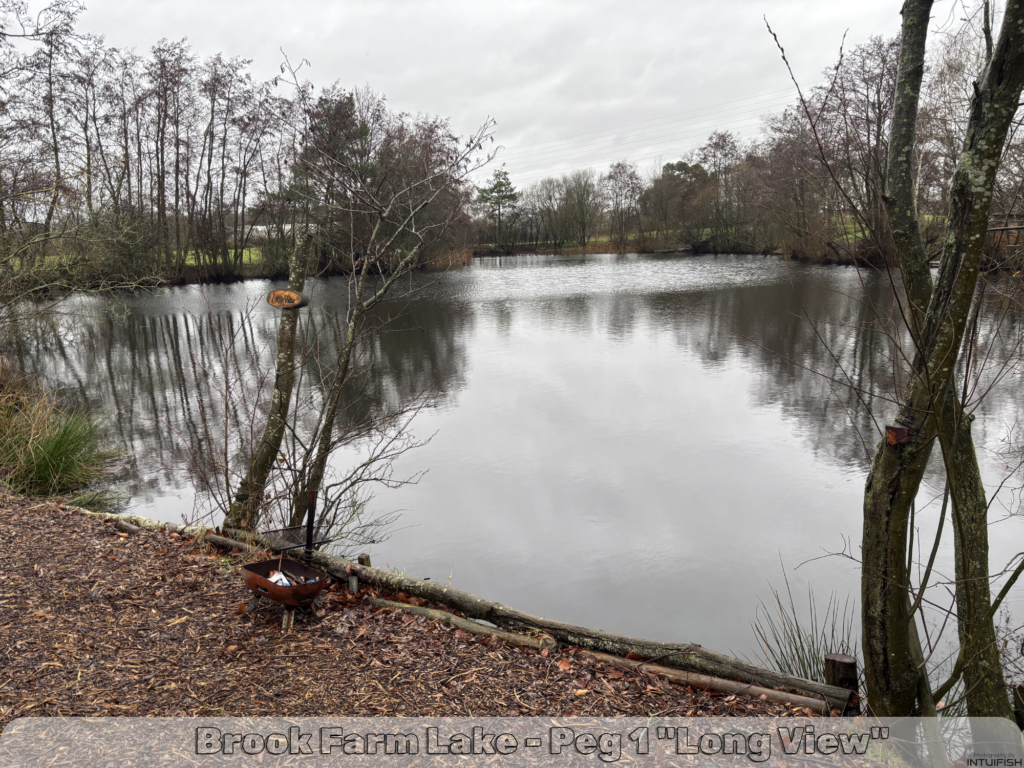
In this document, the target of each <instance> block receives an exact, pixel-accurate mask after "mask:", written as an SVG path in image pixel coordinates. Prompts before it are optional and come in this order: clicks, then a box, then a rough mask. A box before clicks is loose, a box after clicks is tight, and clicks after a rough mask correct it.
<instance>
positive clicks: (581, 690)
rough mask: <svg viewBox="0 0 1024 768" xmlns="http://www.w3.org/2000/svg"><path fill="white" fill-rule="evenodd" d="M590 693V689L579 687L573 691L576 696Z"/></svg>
mask: <svg viewBox="0 0 1024 768" xmlns="http://www.w3.org/2000/svg"><path fill="white" fill-rule="evenodd" d="M588 693H590V691H588V690H587V689H586V688H579V689H577V690H575V691H573V694H575V695H576V696H586V695H587V694H588Z"/></svg>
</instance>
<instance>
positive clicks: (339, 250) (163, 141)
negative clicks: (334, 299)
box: [0, 0, 470, 306]
mask: <svg viewBox="0 0 1024 768" xmlns="http://www.w3.org/2000/svg"><path fill="white" fill-rule="evenodd" d="M80 11H81V7H80V6H79V5H78V4H77V2H65V1H64V0H58V1H57V2H53V3H51V4H49V5H48V6H46V7H45V8H44V9H43V10H42V11H41V12H39V13H38V14H34V15H29V14H28V13H27V11H26V8H25V5H24V4H23V3H21V2H17V1H16V0H0V57H2V59H0V297H2V298H3V301H4V302H5V303H6V304H7V305H8V306H9V305H10V303H11V302H12V301H15V300H17V299H18V298H21V297H24V296H27V295H32V294H33V293H39V292H40V291H42V292H47V291H50V290H60V289H64V288H69V287H70V288H74V287H95V286H121V285H128V284H138V282H140V281H143V282H145V281H156V280H171V281H174V280H180V279H182V278H190V279H198V280H202V281H216V280H225V279H232V278H235V277H240V276H242V275H243V274H247V273H248V274H252V273H253V271H254V270H255V271H256V272H257V273H259V274H263V275H279V274H287V269H288V263H287V262H288V256H289V254H290V253H291V252H292V251H293V249H294V245H295V233H296V231H297V229H298V228H299V227H302V228H305V227H306V226H309V228H311V229H312V230H313V231H314V232H316V233H317V236H316V248H315V253H316V259H317V264H316V267H317V268H318V269H319V270H320V271H321V272H323V271H327V272H330V271H339V270H340V271H347V270H351V268H352V265H353V261H354V258H353V257H354V255H355V254H357V253H366V252H367V251H372V250H375V248H376V246H378V245H379V244H380V243H381V242H389V243H391V246H392V247H394V248H398V249H400V248H401V247H402V240H401V238H399V239H398V240H395V241H392V239H391V238H390V235H391V234H392V233H390V232H386V231H382V230H381V229H380V228H379V227H377V229H376V230H375V229H374V226H375V223H376V222H378V221H379V219H380V217H379V216H378V214H379V213H380V212H379V211H375V210H369V209H368V206H369V208H372V207H373V205H374V203H372V202H370V203H368V202H367V201H366V200H356V199H354V198H353V199H350V200H347V201H346V200H345V199H344V198H345V196H346V195H350V196H351V192H350V191H346V189H344V188H342V187H340V186H337V185H335V186H333V187H332V186H331V184H330V183H329V182H328V183H327V184H326V186H324V183H325V182H324V179H325V178H329V177H327V176H325V175H324V173H323V172H322V171H321V170H319V166H322V165H323V160H324V158H325V157H328V156H330V157H344V158H347V161H351V164H352V167H354V168H358V172H359V173H360V174H361V175H362V178H363V179H364V180H366V181H369V180H375V181H377V182H379V186H378V187H377V191H378V193H379V194H381V195H382V197H381V198H380V201H383V200H385V199H386V197H387V191H388V190H389V189H391V188H395V189H397V188H399V187H402V186H403V185H404V184H407V183H408V182H409V179H411V178H413V177H415V175H416V174H423V173H427V174H429V173H431V172H432V171H431V164H443V163H444V161H445V160H444V159H445V158H446V157H447V156H449V155H450V154H451V153H452V152H453V151H456V150H457V149H458V147H457V140H456V138H455V137H454V136H453V135H452V134H451V132H450V130H449V129H448V126H447V124H446V123H445V122H444V121H441V120H436V119H432V118H422V117H417V118H413V117H410V116H409V115H405V114H398V113H395V112H393V111H391V110H389V109H388V108H387V106H386V104H385V101H384V99H383V97H381V96H379V95H378V94H375V93H373V92H371V91H368V90H358V91H347V90H344V89H342V88H340V87H338V86H333V87H331V88H328V89H325V90H323V91H322V92H319V93H318V95H316V96H311V95H310V94H309V93H305V94H303V97H302V98H299V94H298V93H297V92H296V88H305V89H309V88H310V86H308V85H307V84H302V83H299V82H298V81H297V80H294V78H289V82H288V83H285V84H283V85H284V87H279V85H278V83H277V81H276V80H271V81H261V80H259V79H257V78H254V77H253V75H252V73H251V72H250V71H249V65H250V63H251V62H249V61H247V60H244V59H240V58H228V57H226V56H224V55H222V54H217V55H215V56H212V57H209V58H206V59H201V58H200V57H199V56H198V55H197V54H196V53H195V51H193V50H192V49H191V48H190V47H189V46H188V45H187V44H186V43H185V41H177V42H174V41H167V40H162V41H160V42H159V43H157V44H156V45H155V46H153V48H152V49H151V50H150V51H149V52H148V53H147V54H145V55H140V54H138V53H136V52H135V51H131V50H122V49H118V48H114V47H110V46H108V45H106V44H105V43H104V42H103V40H102V38H98V37H94V36H89V35H82V34H78V33H76V31H75V24H76V19H77V16H78V14H79V12H80ZM282 94H285V95H282ZM463 192H465V195H464V196H463ZM469 192H470V190H469V186H468V185H463V184H462V183H461V181H460V182H458V183H454V184H452V185H451V188H450V189H448V190H446V192H445V195H444V199H443V200H437V201H435V202H434V203H432V205H431V206H430V207H428V208H427V209H425V210H423V211H421V212H419V213H418V214H417V216H418V218H417V222H416V224H417V231H419V232H422V231H430V228H431V224H432V218H431V217H432V215H433V213H432V211H433V210H434V209H444V210H443V211H440V212H439V213H438V214H437V215H436V218H437V219H438V220H439V221H444V222H445V236H444V237H443V238H435V240H434V241H432V245H431V246H430V247H431V248H432V249H433V250H434V251H437V250H438V249H444V248H449V247H457V246H459V245H461V244H463V243H464V241H465V238H466V233H467V232H468V231H469V226H470V224H469V217H468V215H464V216H462V215H461V214H460V216H456V217H454V219H453V217H452V216H451V211H450V210H449V209H450V207H451V206H452V205H455V206H457V207H458V208H459V210H460V211H461V210H462V207H463V206H464V204H465V203H466V202H468V199H469ZM463 197H465V199H463ZM378 202H379V201H378ZM429 255H430V253H429V252H426V253H421V254H419V255H418V258H429ZM254 256H255V259H254V258H253V257H254ZM395 258H396V259H398V260H400V259H401V254H398V255H396V257H395ZM249 262H255V264H253V265H251V266H249V267H246V265H247V263H249ZM387 263H388V260H387V258H386V257H384V258H381V259H380V260H379V261H378V262H377V266H379V267H380V268H382V269H384V268H386V265H387Z"/></svg>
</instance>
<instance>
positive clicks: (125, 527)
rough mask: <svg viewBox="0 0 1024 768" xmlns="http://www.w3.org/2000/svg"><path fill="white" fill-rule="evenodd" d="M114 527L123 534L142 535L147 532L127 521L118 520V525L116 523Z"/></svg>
mask: <svg viewBox="0 0 1024 768" xmlns="http://www.w3.org/2000/svg"><path fill="white" fill-rule="evenodd" d="M114 527H115V528H117V530H119V531H121V532H122V533H131V534H136V533H142V532H143V531H144V530H145V529H144V528H139V526H137V525H132V524H131V523H129V522H127V521H126V520H118V521H117V522H116V523H114Z"/></svg>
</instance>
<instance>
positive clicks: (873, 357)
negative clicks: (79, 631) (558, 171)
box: [16, 255, 1024, 656]
mask: <svg viewBox="0 0 1024 768" xmlns="http://www.w3.org/2000/svg"><path fill="white" fill-rule="evenodd" d="M345 285H346V282H345V280H344V278H334V279H330V280H326V281H322V282H319V283H318V284H317V285H316V286H315V288H314V289H313V291H312V296H313V305H312V309H311V310H310V311H309V312H310V313H311V314H310V317H311V318H312V321H311V322H312V323H313V325H314V326H315V328H316V330H317V331H318V332H319V333H321V334H322V338H324V339H327V338H328V337H329V336H330V332H331V328H332V320H331V318H332V315H333V314H336V313H337V311H338V310H339V308H341V307H342V306H343V303H344V301H345V300H346V290H345ZM401 286H402V288H401V290H399V291H398V292H397V294H396V295H395V297H394V298H393V300H390V301H389V302H388V304H387V306H386V308H384V309H383V310H381V311H379V312H378V313H377V314H378V317H377V320H376V322H378V324H379V327H380V332H379V334H375V339H374V350H373V355H372V359H373V362H372V366H373V367H372V372H373V385H372V386H373V388H374V392H375V397H377V399H378V400H379V402H381V403H387V402H390V403H393V404H394V403H397V404H401V403H402V402H411V401H412V400H414V399H415V398H417V397H423V396H426V399H427V403H428V404H427V406H426V407H424V408H423V409H422V410H420V412H419V413H418V414H417V415H416V416H415V418H414V419H413V421H412V426H411V429H412V431H413V433H414V434H415V436H416V437H417V438H420V439H426V438H430V439H429V442H428V443H427V444H425V445H423V446H422V447H419V448H416V449H414V450H411V451H409V452H407V453H405V454H403V455H402V456H401V457H400V458H399V459H398V461H397V463H396V466H395V473H396V476H399V477H408V476H413V475H416V474H417V473H420V472H425V474H423V475H422V477H421V478H420V479H419V482H418V483H416V484H413V485H405V486H402V487H399V488H394V489H386V488H384V489H379V490H378V491H377V493H376V496H375V498H374V499H373V500H372V502H371V505H372V511H374V512H376V513H381V514H385V513H391V512H399V513H400V516H399V517H398V519H397V521H396V523H395V525H394V530H393V535H392V536H391V538H390V539H388V540H387V541H385V542H383V543H380V544H377V545H375V546H373V547H372V548H370V551H371V553H372V555H373V561H374V564H375V565H377V566H381V567H393V568H395V569H397V570H399V571H404V572H406V573H407V574H408V575H410V576H414V577H420V578H422V577H431V578H432V579H434V580H439V581H444V582H447V581H448V579H449V577H450V578H451V583H452V584H453V585H454V586H457V587H459V588H462V589H465V590H468V591H470V592H473V593H476V594H478V595H481V596H484V597H487V598H489V599H492V600H497V601H500V602H503V603H506V604H508V605H512V606H514V607H516V608H519V609H521V610H524V611H528V612H530V613H533V614H537V615H541V616H546V617H550V618H557V619H560V620H563V621H567V622H572V623H577V624H582V625H585V626H591V627H595V628H601V629H605V630H609V631H615V632H620V633H623V634H629V635H634V636H640V637H648V638H652V639H657V640H668V641H686V642H696V643H700V644H702V645H705V646H707V647H709V648H712V649H715V650H719V651H733V652H735V653H739V654H744V655H748V656H751V655H753V654H754V653H755V651H756V643H755V639H754V634H753V632H752V630H751V626H750V625H751V622H752V621H753V620H754V618H755V612H756V610H757V607H758V604H759V601H760V600H763V601H765V602H766V603H767V602H769V601H771V599H772V596H771V595H772V587H774V588H776V589H782V590H784V589H785V583H784V575H783V569H782V564H784V565H785V570H786V573H787V574H788V578H789V583H790V585H791V587H792V589H793V594H794V597H795V599H796V600H797V602H798V604H801V605H802V604H803V603H806V598H807V588H808V586H812V587H813V589H814V592H815V594H816V596H817V598H818V604H819V609H821V608H823V607H824V604H825V602H827V599H828V597H829V595H830V594H831V593H832V592H835V593H837V595H838V597H839V599H840V600H841V601H845V600H846V598H847V596H849V597H850V599H851V604H852V602H853V601H857V600H859V589H860V587H859V583H860V574H859V567H858V563H857V562H856V561H855V560H854V559H850V558H858V557H859V543H860V537H861V526H862V523H861V512H862V503H863V491H864V480H865V476H866V472H867V468H868V466H869V461H870V456H871V455H872V454H873V452H874V447H875V444H876V443H877V441H878V439H879V433H878V431H877V429H876V424H875V422H874V421H873V420H872V418H871V417H870V415H869V414H868V413H867V411H866V409H865V407H864V406H865V405H868V406H870V407H871V408H872V409H873V410H874V411H875V413H876V418H878V419H879V424H880V425H882V424H884V422H882V419H884V418H891V417H892V414H893V413H894V411H895V408H894V406H893V405H892V404H891V403H889V402H886V401H884V400H883V398H886V397H892V392H893V372H892V364H891V355H892V352H893V350H892V345H891V343H890V342H889V340H888V339H887V338H886V337H885V336H884V335H883V334H882V333H881V332H880V329H881V324H880V322H879V321H878V320H877V319H876V315H875V312H874V310H873V309H872V306H874V307H875V309H876V310H879V311H881V308H883V307H885V306H887V304H886V302H887V301H888V298H887V297H888V296H889V294H890V289H889V286H888V281H887V278H886V276H885V275H883V274H877V273H875V272H871V271H858V270H856V269H852V268H846V267H825V266H807V265H801V264H795V263H791V262H784V261H781V260H777V259H776V258H774V257H773V258H763V257H760V256H701V257H683V256H636V255H625V256H617V255H606V256H561V257H559V256H554V257H552V256H516V257H507V258H490V259H478V260H476V261H475V263H474V264H473V266H472V267H469V268H465V269H459V270H453V271H450V272H447V273H416V274H415V275H413V276H412V277H411V278H404V279H403V282H402V283H401ZM280 287H282V284H281V283H277V282H273V283H272V282H268V281H249V282H245V283H235V284H232V285H225V286H216V287H206V288H200V287H186V288H172V289H164V290H161V291H158V292H157V293H156V294H151V295H139V296H136V297H130V298H127V299H121V300H117V301H103V300H98V299H90V298H82V299H75V300H73V301H72V302H71V304H72V305H73V309H74V310H75V319H74V320H73V321H68V322H67V323H61V322H60V321H58V322H57V323H52V322H48V323H47V324H45V325H40V327H39V328H38V330H36V331H34V332H33V333H32V334H24V335H25V336H28V337H29V338H28V340H23V341H22V342H20V346H19V347H18V348H17V350H16V353H17V355H18V356H19V358H20V359H19V362H20V363H21V364H22V365H23V366H24V367H25V369H26V370H28V371H30V372H33V373H36V374H38V375H39V376H40V377H41V378H42V380H43V381H44V383H47V384H49V385H50V386H54V387H57V386H61V387H62V388H63V389H64V390H68V389H70V390H72V391H76V392H77V393H78V394H79V395H80V396H81V397H82V398H83V399H84V400H86V401H87V402H88V403H89V404H90V405H91V406H92V407H93V409H94V411H95V412H97V413H99V414H101V415H102V417H103V419H104V424H105V428H106V429H107V434H108V436H109V440H110V442H111V443H113V444H114V445H115V446H116V447H119V448H121V449H123V450H124V451H126V452H127V453H128V454H129V455H130V456H132V457H134V459H135V461H136V462H137V479H136V480H134V481H133V483H132V484H131V492H132V494H133V495H132V498H131V501H130V503H129V509H130V510H131V511H132V512H134V513H138V514H142V515H145V516H148V517H153V518H156V519H161V520H166V521H180V520H181V518H182V516H185V517H186V518H190V519H191V518H192V517H193V515H194V512H193V509H194V506H195V502H196V497H197V490H196V482H195V478H196V474H195V464H194V458H193V456H192V454H191V453H190V445H194V444H195V441H196V440H197V439H199V440H201V439H202V430H201V429H199V428H198V427H197V425H198V424H200V423H202V422H203V419H205V420H206V421H207V422H208V423H214V424H216V423H217V421H218V419H222V418H223V413H224V408H225V406H224V392H223V388H222V387H221V379H219V378H218V377H219V372H221V371H223V370H227V363H226V360H227V359H228V358H234V360H235V363H236V364H237V362H238V361H245V360H249V361H258V362H259V363H260V364H261V365H262V367H263V369H268V370H271V371H272V370H273V360H274V348H273V343H274V338H275V332H276V326H277V322H278V317H279V314H280V313H279V311H278V310H276V309H274V308H272V307H270V306H268V305H267V303H266V301H265V297H266V294H267V292H268V291H269V290H271V289H273V288H280ZM999 311H1000V308H999V306H998V304H996V305H995V306H992V307H988V306H986V310H985V312H983V320H982V322H995V320H996V317H997V315H998V314H999ZM303 312H304V313H305V312H307V310H303ZM304 317H305V315H304ZM247 318H249V320H251V325H247V324H246V319H247ZM387 318H390V322H388V323H385V322H384V320H385V319H387ZM985 318H988V320H986V319H985ZM1002 322H1003V323H1004V325H1005V324H1007V323H1009V324H1010V325H1012V326H1013V327H1012V330H1011V331H1010V332H1007V333H1006V334H1004V335H1002V336H998V337H996V338H995V340H994V341H992V342H991V348H990V352H989V354H990V356H991V357H992V358H993V359H998V358H1000V356H1001V355H1003V356H1007V357H1008V356H1010V355H1011V353H1012V352H1013V350H1012V349H1011V346H1012V343H1013V339H1014V338H1015V337H1016V334H1017V330H1018V328H1017V324H1018V323H1019V319H1018V318H1016V317H1015V316H1014V317H1009V318H1006V317H1003V318H1002ZM305 332H306V333H307V334H309V333H310V332H311V330H310V327H309V325H308V324H307V326H306V328H305ZM1004 337H1005V339H1006V341H1005V345H1006V349H1002V348H1000V344H1001V343H1003V342H1001V341H1000V339H1001V338H1004ZM325 344H327V342H326V341H325ZM304 375H307V376H310V377H315V376H316V375H317V373H316V371H312V370H310V371H306V372H305V374H304ZM253 376H254V377H255V374H253ZM271 377H272V374H271ZM259 381H260V380H259V379H258V377H255V378H254V381H250V382H248V384H249V385H253V384H254V382H255V385H258V384H259ZM271 381H272V378H271ZM72 383H73V384H72ZM848 384H852V385H853V386H848ZM1022 394H1024V387H1022V386H1021V383H1020V381H1019V376H1017V375H1016V374H1015V373H1014V372H1012V371H1011V372H1008V373H1005V378H1004V379H1003V381H1002V383H1001V384H1000V386H999V387H996V388H994V389H993V391H992V393H991V394H990V395H988V397H987V398H986V399H985V400H983V401H982V402H981V404H980V405H979V406H978V407H977V411H976V415H977V420H976V421H975V423H974V435H975V439H976V441H977V444H978V450H979V459H980V461H981V466H982V472H983V475H984V477H985V481H986V484H987V486H988V488H989V491H990V492H992V491H994V490H995V489H996V488H997V486H999V484H1000V483H1003V482H1004V480H1005V483H1004V485H1003V487H1002V490H1001V491H1000V493H999V496H998V498H997V500H996V501H995V503H993V504H992V507H991V510H990V523H991V542H992V551H991V558H990V559H991V563H992V569H993V572H995V571H997V570H999V569H1000V568H1001V567H1002V564H1004V563H1006V562H1007V561H1009V560H1010V558H1011V557H1012V556H1013V554H1014V553H1015V552H1016V551H1017V549H1018V548H1019V547H1018V544H1017V542H1019V541H1021V535H1022V533H1024V519H1022V518H1021V517H1020V516H1016V515H1015V513H1016V512H1017V511H1018V509H1017V504H1018V489H1019V488H1020V485H1021V477H1020V475H1018V474H1014V473H1012V472H1011V471H1008V470H1007V467H1010V468H1011V469H1012V468H1013V467H1015V466H1016V461H1017V459H1015V458H1013V456H1011V455H1009V454H1008V452H1007V448H1006V446H1007V445H1008V443H1004V442H1001V440H1002V439H1003V438H1005V437H1006V436H1007V435H1008V434H1009V433H1010V432H1011V431H1012V429H1013V428H1014V425H1015V424H1017V422H1018V421H1019V416H1020V413H1019V411H1020V408H1021V403H1022V402H1024V398H1022V397H1021V395H1022ZM358 453H359V451H358V448H353V449H352V450H350V451H349V452H348V453H343V454H342V455H341V457H340V459H339V461H341V462H345V461H352V462H354V461H356V460H357V456H358ZM935 454H936V456H933V466H937V464H936V462H937V461H938V459H937V458H936V457H937V455H938V451H936V452H935ZM1007 477H1008V478H1009V479H1007ZM941 483H942V480H941V476H939V475H936V474H934V473H933V474H931V475H929V476H928V477H926V480H925V484H924V486H923V488H922V491H921V494H920V496H919V498H918V513H917V515H918V516H917V521H916V523H917V525H918V527H919V528H921V531H922V538H923V539H924V540H925V541H930V538H929V537H928V535H927V534H929V533H930V532H931V531H932V529H933V528H934V526H935V524H936V521H937V519H938V506H939V504H938V502H937V501H933V500H934V499H935V497H940V496H941V492H942V486H941ZM199 495H200V496H202V494H199ZM200 501H202V499H200ZM947 538H949V537H947ZM844 551H845V553H846V554H847V555H849V556H850V558H845V557H841V556H833V557H824V556H825V555H827V554H828V553H837V552H844ZM923 559H927V553H923ZM952 560H953V554H952V543H951V541H950V543H949V546H948V547H947V548H945V549H943V550H941V551H940V553H939V560H938V569H939V571H940V574H941V578H942V579H951V578H952ZM798 566H799V567H798ZM996 583H997V584H998V582H996ZM769 584H770V585H771V586H769ZM1016 591H1017V594H1016V595H1011V599H1010V610H1011V611H1012V613H1013V614H1014V615H1015V616H1019V615H1020V614H1021V611H1022V608H1024V606H1022V602H1024V599H1022V597H1021V595H1020V590H1016ZM858 621H859V619H858Z"/></svg>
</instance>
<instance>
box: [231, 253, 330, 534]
mask: <svg viewBox="0 0 1024 768" xmlns="http://www.w3.org/2000/svg"><path fill="white" fill-rule="evenodd" d="M312 243H313V236H312V235H310V234H307V235H306V236H305V237H304V238H302V239H301V240H297V241H296V243H295V250H294V251H293V252H292V258H291V263H290V264H289V268H288V290H290V291H295V292H296V293H301V292H302V289H303V288H305V286H306V265H307V264H308V263H309V256H310V246H311V245H312ZM298 323H299V309H298V308H295V309H282V310H281V324H280V326H279V327H278V331H277V375H276V377H275V378H274V393H273V395H272V396H271V399H270V411H269V413H267V423H266V426H265V427H264V428H263V437H262V438H260V442H259V445H257V446H256V451H255V452H254V453H253V457H252V460H251V461H250V462H249V468H248V470H247V471H246V473H245V478H244V479H243V480H242V482H241V484H240V485H239V486H238V491H237V492H236V494H235V500H234V502H233V503H232V504H231V509H230V511H229V512H228V514H227V517H226V518H225V520H224V527H225V528H241V529H245V530H255V527H256V525H257V524H258V522H259V509H260V504H261V502H262V501H263V494H264V492H265V491H266V487H267V480H268V478H269V477H270V470H271V468H272V467H273V466H274V459H276V458H277V454H278V451H280V450H281V441H282V440H283V439H284V433H285V428H286V426H287V423H288V406H289V405H290V403H291V399H292V388H293V387H294V386H295V331H296V328H297V327H298Z"/></svg>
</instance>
